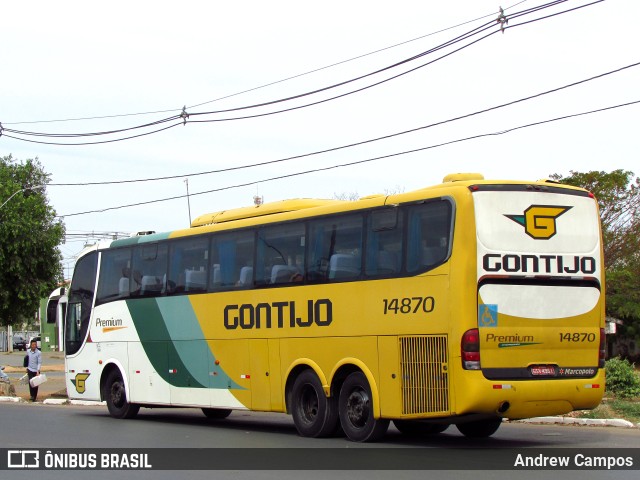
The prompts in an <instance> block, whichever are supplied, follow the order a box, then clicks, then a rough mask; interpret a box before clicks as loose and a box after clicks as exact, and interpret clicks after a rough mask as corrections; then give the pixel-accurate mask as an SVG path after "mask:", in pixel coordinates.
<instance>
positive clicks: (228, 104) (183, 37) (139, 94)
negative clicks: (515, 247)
mask: <svg viewBox="0 0 640 480" xmlns="http://www.w3.org/2000/svg"><path fill="white" fill-rule="evenodd" d="M546 3H548V2H547V1H545V0H527V1H524V2H519V0H512V2H510V3H503V4H502V5H500V4H499V3H497V2H492V1H485V0H470V1H463V0H460V1H454V0H452V1H448V2H431V1H418V0H396V1H394V2H389V1H378V0H366V1H364V0H350V1H348V2H345V1H337V0H325V1H324V2H321V3H317V4H312V3H310V2H301V1H289V0H286V1H285V0H282V1H280V0H273V1H270V2H264V1H259V0H246V1H243V2H213V1H190V0H183V1H181V2H166V1H162V0H161V1H158V0H156V1H146V0H138V1H136V2H130V1H120V0H116V1H111V2H83V1H66V2H48V1H39V0H33V1H30V2H8V3H7V4H4V5H3V13H2V28H1V29H0V45H2V48H1V49H0V71H1V73H2V75H1V77H0V78H1V79H2V80H1V83H0V85H1V87H2V88H0V123H1V124H2V128H3V132H2V136H0V155H2V156H5V155H8V154H12V155H13V157H14V158H16V159H20V160H24V159H28V158H35V157H38V159H39V160H40V162H41V163H42V165H43V167H44V169H45V170H46V171H47V172H49V173H50V174H51V184H52V185H50V186H49V187H48V188H47V190H46V191H47V195H48V197H49V201H50V203H51V205H52V206H53V207H54V209H55V210H56V212H57V214H58V215H60V216H62V217H63V218H64V223H65V225H66V229H67V233H68V238H67V243H66V244H64V245H61V251H62V252H63V254H64V256H65V264H66V267H67V269H66V270H65V274H66V275H69V269H70V268H71V266H72V264H73V258H74V256H75V255H77V253H78V252H79V251H80V250H81V249H82V248H83V245H84V243H85V242H86V241H87V240H88V239H87V238H86V237H85V236H83V234H84V233H86V232H134V231H139V230H155V231H158V232H160V231H167V230H173V229H179V228H186V227H188V226H189V223H190V221H189V218H190V216H191V218H193V219H195V218H196V217H197V216H199V215H202V214H205V213H208V212H215V211H220V210H227V209H231V208H237V207H244V206H249V205H251V204H252V203H253V197H254V196H256V195H258V196H261V197H263V198H264V201H265V202H272V201H278V200H284V199H288V198H334V197H335V196H336V195H341V194H348V195H354V194H357V195H359V196H365V195H371V194H376V193H388V192H397V191H411V190H414V189H418V188H422V187H426V186H430V185H434V184H437V183H440V182H441V181H442V178H443V177H444V176H445V175H446V174H448V173H455V172H479V173H482V174H483V175H484V176H485V178H488V179H522V180H537V179H541V178H547V177H548V176H549V175H551V174H553V173H560V174H563V175H566V174H568V173H569V172H570V171H571V170H574V171H589V170H606V171H610V170H614V169H617V168H622V169H625V170H631V171H634V172H635V173H636V174H640V161H639V154H638V152H640V148H639V147H640V135H638V134H637V130H638V125H640V121H639V120H640V104H633V105H629V106H625V107H620V108H616V109H612V110H607V111H603V112H598V113H594V114H590V115H584V116H580V117H574V118H569V119H564V120H559V121H554V122H551V123H544V124H542V125H537V126H531V127H527V128H521V129H518V130H515V131H512V132H509V133H504V134H502V135H490V136H489V135H487V134H491V133H496V132H502V131H504V130H508V129H511V128H514V127H519V126H523V125H528V124H532V123H536V122H541V121H545V120H550V119H554V118H558V117H563V116H568V115H573V114H577V113H582V112H587V111H592V110H597V109H602V108H606V107H612V106H615V105H620V104H624V103H628V102H634V101H640V65H639V66H634V67H630V68H627V69H624V70H622V71H619V72H617V73H612V74H610V75H607V76H604V77H602V78H599V79H595V80H592V81H589V82H585V83H583V84H580V85H576V86H573V87H570V88H566V89H563V90H561V91H557V92H555V93H550V94H547V95H544V96H540V97H537V98H534V99H530V100H527V101H522V102H519V103H517V104H514V105H510V106H506V107H503V108H498V109H494V110H492V111H490V112H486V113H481V114H477V115H473V116H471V117H468V118H463V119H459V120H455V121H451V122H448V123H446V124H441V125H436V126H433V127H430V128H422V129H420V130H417V131H415V132H412V133H407V134H403V135H398V136H395V137H393V138H389V139H384V140H379V141H375V142H370V143H367V144H364V145H360V146H357V147H351V148H344V149H340V150H334V151H331V152H328V153H324V154H319V155H312V156H307V157H303V158H297V159H293V160H289V161H282V162H277V163H272V164H267V165H262V166H257V167H252V168H244V169H236V170H232V171H226V172H217V173H211V174H206V175H197V176H190V177H182V176H183V175H189V174H193V173H198V172H208V171H214V170H223V169H229V168H234V167H240V166H246V165H252V164H256V163H264V162H269V161H273V160H279V159H285V158H288V157H292V156H299V155H304V154H309V153H312V152H317V151H322V150H327V149H333V148H335V147H340V146H344V145H349V144H352V143H358V142H362V141H365V140H370V139H375V138H378V137H384V136H387V135H390V134H395V133H398V132H402V131H406V130H411V129H416V128H418V127H424V126H427V125H430V124H433V123H438V122H442V121H444V120H448V119H453V118H456V117H461V116H466V115H468V114H471V113H474V112H478V111H481V110H485V109H488V108H491V107H496V106H499V105H502V104H505V103H509V102H513V101H515V100H519V99H522V98H526V97H529V96H532V95H536V94H539V93H542V92H545V91H548V90H552V89H556V88H558V87H562V86H565V85H568V84H571V83H574V82H579V81H582V80H586V79H588V78H591V77H594V76H597V75H601V74H603V73H606V72H611V71H614V70H617V69H620V68H622V67H627V66H629V65H633V64H635V63H637V62H640V51H639V48H638V46H640V29H639V28H638V27H637V20H638V19H639V18H640V2H638V1H637V0H617V1H616V0H607V1H604V2H600V3H596V4H594V5H590V6H587V7H585V8H581V9H577V10H573V11H569V12H567V13H564V14H561V15H555V16H552V17H550V18H542V17H545V16H547V15H551V14H554V13H559V12H562V11H565V10H569V9H573V8H576V7H579V6H581V5H587V4H588V3H589V0H586V1H585V0H569V1H565V2H562V3H560V4H558V5H555V6H552V7H549V8H546V9H543V10H540V11H538V12H533V13H528V14H525V15H522V16H520V17H516V16H515V14H517V13H518V12H523V11H526V10H528V9H532V8H534V7H537V6H541V5H544V4H546ZM500 6H502V7H503V8H504V9H505V15H514V17H513V18H509V22H508V23H507V24H506V26H507V27H509V28H507V29H506V30H505V31H504V32H500V31H499V24H498V23H497V22H496V19H497V18H498V15H499V7H500ZM536 19H540V20H538V21H535V22H531V23H525V24H522V23H524V22H529V21H531V20H536ZM466 22H468V23H466ZM489 22H491V23H489ZM460 24H463V25H460ZM485 24H489V25H486V26H487V28H489V29H488V30H485V31H484V33H476V34H475V35H474V36H471V37H468V39H467V40H465V41H460V42H458V43H455V44H454V45H452V46H449V47H446V48H443V49H441V50H438V51H436V52H432V53H428V54H426V55H423V56H421V57H419V58H417V59H415V60H412V61H409V62H405V63H403V64H401V65H399V66H397V67H395V68H390V69H387V70H385V71H383V72H381V73H378V74H375V75H371V76H369V77H366V78H363V79H361V80H358V81H354V82H352V83H348V84H345V85H341V86H338V87H335V88H333V89H330V90H325V91H322V92H319V93H316V94H313V95H308V96H304V97H300V98H296V99H293V100H289V101H284V102H280V103H276V104H272V105H268V106H262V107H257V108H244V109H241V110H234V111H230V112H226V113H213V114H208V115H204V114H203V115H196V114H198V113H204V112H212V111H219V110H225V109H237V108H240V107H247V106H253V105H257V104H262V103H267V102H272V101H274V100H280V99H285V98H289V97H292V96H298V95H301V94H304V93H307V92H313V91H316V90H319V89H323V88H325V87H328V86H331V85H335V84H339V83H341V82H345V81H346V80H350V79H354V78H357V77H361V76H363V75H366V74H369V73H372V72H375V71H378V70H380V69H383V68H386V67H389V66H391V65H395V64H397V63H399V62H402V61H404V60H407V59H409V58H412V57H414V56H416V55H418V54H422V53H424V52H428V51H429V50H430V49H432V48H434V47H436V46H439V45H442V44H443V43H445V42H448V41H451V40H453V39H456V38H457V37H459V36H460V35H462V34H465V33H468V32H470V31H472V30H473V29H475V28H476V27H481V26H483V25H485ZM456 25H459V26H458V27H456V28H450V27H454V26H456ZM492 32H495V33H494V34H492V35H489V36H487V37H486V38H482V37H484V36H485V35H487V34H489V33H492ZM476 40H477V41H476ZM473 41H475V43H473V44H470V45H469V46H466V47H465V45H467V44H469V43H471V42H473ZM394 45H396V46H394ZM388 47H393V48H388ZM461 47H464V48H462V49H460V50H458V51H454V50H456V49H459V48H461ZM378 50H381V51H379V52H377V53H371V52H376V51H378ZM369 53H371V54H370V55H365V54H369ZM363 55H364V56H363ZM443 55H446V56H444V57H443V58H440V59H439V60H438V58H439V57H442V56H443ZM356 57H359V58H356ZM353 58H356V59H355V60H350V59H353ZM346 60H350V61H346ZM432 61H433V62H432ZM427 62H432V63H430V64H428V65H425V64H427ZM334 64H337V65H334ZM330 65H334V66H332V67H330V68H323V67H328V66H330ZM421 65H423V66H422V67H421V68H416V69H415V70H414V71H411V72H409V70H411V69H414V68H415V67H419V66H421ZM314 70H315V71H314ZM311 71H314V72H313V73H308V74H305V73H307V72H311ZM404 72H407V73H405V74H404V75H401V76H398V77H397V78H393V79H390V80H388V81H386V82H383V83H381V84H379V85H376V86H373V87H371V88H366V89H363V87H366V86H368V85H371V84H373V83H377V82H380V81H382V80H385V79H389V78H390V77H393V76H395V75H398V74H401V73H404ZM301 74H305V75H301ZM290 77H295V78H292V79H289V80H286V81H281V80H285V79H288V78H290ZM274 82H278V83H275V84H272V83H274ZM268 84H272V85H269V86H266V87H263V86H264V85H268ZM257 87H262V88H257ZM360 89H362V90H360ZM247 90H251V91H247ZM354 90H360V91H357V92H355V93H352V94H349V95H346V94H347V93H349V92H353V91H354ZM242 92H244V93H242ZM338 95H340V97H339V98H335V99H333V100H329V98H331V97H334V96H338ZM225 97H226V98H225ZM324 100H326V101H324ZM315 102H321V103H317V104H316V105H311V106H307V107H304V108H298V107H302V106H303V105H306V104H309V103H315ZM183 107H186V109H185V111H186V113H188V114H189V118H188V119H187V122H186V124H183V123H180V122H181V119H180V118H177V119H176V120H173V121H170V122H167V123H162V124H159V125H158V126H156V127H153V128H144V129H135V130H130V131H127V132H124V133H121V134H112V135H99V136H90V137H87V136H83V137H76V138H68V137H63V138H60V137H58V138H56V137H50V136H48V137H41V136H40V137H36V136H32V135H26V134H15V133H13V132H10V131H8V130H18V131H28V132H44V133H52V134H54V133H55V134H70V133H84V134H86V133H94V132H105V131H110V130H116V129H124V128H130V127H135V126H140V125H143V124H147V123H150V122H156V121H159V120H163V119H167V118H170V117H173V116H177V115H180V113H181V111H182V109H183ZM291 108H295V109H293V110H290V111H287V112H282V113H277V114H270V115H264V114H268V113H271V112H274V111H277V110H283V109H291ZM144 112H158V113H152V114H146V115H132V114H138V113H144ZM124 115H126V116H124ZM256 115H261V116H256ZM243 116H254V117H253V118H245V119H235V120H226V121H221V120H224V119H229V118H236V117H243ZM89 117H91V118H93V117H101V118H93V119H88V118H89ZM71 119H76V120H71ZM51 120H66V121H51ZM196 120H216V121H210V122H207V123H196ZM44 121H46V122H44ZM32 122H37V123H32ZM174 124H175V126H172V127H171V128H169V129H167V130H165V131H161V132H157V133H153V134H151V133H150V132H151V131H152V130H154V129H158V128H163V127H165V126H170V125H174ZM142 133H145V134H147V133H148V134H147V135H144V136H141V137H138V138H133V139H128V140H122V141H114V142H110V143H100V144H94V145H46V144H38V143H30V142H26V141H24V139H29V140H38V141H49V142H51V141H53V142H61V143H74V142H95V141H106V140H109V141H111V140H118V139H122V138H123V137H126V136H130V135H138V134H142ZM478 135H486V136H484V137H480V138H475V139H471V140H466V141H459V142H456V143H450V144H448V145H443V146H439V147H435V146H436V145H440V144H444V143H448V142H452V141H455V140H462V139H465V138H468V137H474V136H478ZM10 136H14V137H18V138H20V139H22V140H19V139H16V138H10ZM429 146H434V148H429V149H424V148H425V147H429ZM415 149H423V150H420V151H417V152H414V153H410V154H404V155H395V156H392V157H388V158H384V159H379V160H374V161H369V162H364V163H359V164H355V165H351V166H346V167H340V168H334V169H330V170H324V171H319V172H315V173H309V174H304V175H295V176H288V175H292V174H296V173H300V172H305V171H309V170H314V169H322V168H327V167H331V166H337V165H341V164H345V163H349V162H358V161H362V160H368V159H372V158H376V157H380V156H387V155H392V154H398V153H401V152H406V151H409V150H415ZM164 176H174V177H175V178H171V179H167V180H162V181H153V182H133V183H126V184H108V185H84V186H82V185H78V184H86V183H91V182H106V181H123V180H135V179H148V178H156V177H164ZM280 176H287V177H286V178H281V179H277V180H269V179H271V178H273V177H280ZM185 178H188V185H187V184H186V183H185ZM54 184H74V185H54ZM238 185H242V186H238ZM187 187H188V190H189V193H190V196H189V199H188V200H189V202H187V198H186V194H187ZM211 190H217V191H213V192H210V193H206V194H200V192H205V191H211ZM168 197H181V198H177V199H174V200H170V201H163V202H155V203H146V204H144V205H139V206H135V207H128V208H118V209H111V210H106V211H104V212H92V213H84V214H81V213H83V212H91V211H94V210H103V209H107V208H112V207H119V206H123V205H128V204H133V203H140V202H150V201H154V200H158V199H163V198H168ZM2 200H4V199H2ZM78 214H80V215H78Z"/></svg>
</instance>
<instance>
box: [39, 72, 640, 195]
mask: <svg viewBox="0 0 640 480" xmlns="http://www.w3.org/2000/svg"><path fill="white" fill-rule="evenodd" d="M637 66H640V62H636V63H632V64H630V65H626V66H624V67H620V68H617V69H614V70H610V71H608V72H604V73H600V74H598V75H595V76H592V77H589V78H585V79H583V80H579V81H576V82H572V83H568V84H566V85H563V86H560V87H556V88H552V89H550V90H545V91H543V92H539V93H536V94H533V95H529V96H527V97H523V98H519V99H517V100H512V101H510V102H506V103H502V104H499V105H495V106H493V107H488V108H485V109H482V110H477V111H475V112H471V113H467V114H464V115H459V116H457V117H452V118H449V119H446V120H441V121H438V122H434V123H430V124H428V125H423V126H420V127H416V128H412V129H409V130H403V131H401V132H395V133H391V134H388V135H383V136H381V137H376V138H372V139H368V140H363V141H360V142H354V143H350V144H346V145H341V146H338V147H333V148H328V149H324V150H318V151H315V152H310V153H305V154H301V155H295V156H292V157H285V158H280V159H276V160H267V161H263V162H256V163H252V164H248V165H240V166H236V167H228V168H221V169H217V170H208V171H205V172H197V173H189V174H183V175H168V176H164V177H153V178H143V179H134V180H113V181H102V182H84V183H49V184H48V186H67V187H69V186H90V185H113V184H126V183H138V182H151V181H158V180H175V179H179V178H185V177H195V176H201V175H209V174H214V173H224V172H230V171H236V170H244V169H249V168H254V167H259V166H264V165H272V164H276V163H282V162H287V161H291V160H297V159H301V158H305V157H311V156H314V155H320V154H324V153H329V152H335V151H338V150H343V149H346V148H351V147H356V146H361V145H365V144H368V143H373V142H377V141H380V140H387V139H389V138H393V137H398V136H401V135H405V134H408V133H414V132H417V131H420V130H426V129H428V128H432V127H436V126H440V125H444V124H447V123H452V122H455V121H458V120H463V119H466V118H469V117H474V116H477V115H480V114H483V113H487V112H490V111H493V110H498V109H501V108H505V107H508V106H512V105H515V104H518V103H522V102H525V101H528V100H532V99H535V98H539V97H542V96H545V95H549V94H551V93H556V92H559V91H562V90H565V89H568V88H572V87H575V86H578V85H582V84H584V83H587V82H591V81H593V80H597V79H600V78H604V77H606V76H609V75H613V74H615V73H619V72H623V71H625V70H628V69H630V68H633V67H637Z"/></svg>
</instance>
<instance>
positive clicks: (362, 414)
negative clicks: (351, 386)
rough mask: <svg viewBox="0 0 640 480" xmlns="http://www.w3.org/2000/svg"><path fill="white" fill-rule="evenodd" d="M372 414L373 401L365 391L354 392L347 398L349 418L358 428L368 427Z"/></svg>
mask: <svg viewBox="0 0 640 480" xmlns="http://www.w3.org/2000/svg"><path fill="white" fill-rule="evenodd" d="M370 414H371V399H370V398H369V395H368V394H367V392H365V391H364V390H354V391H353V392H351V394H350V395H349V398H347V417H348V418H349V421H350V422H351V424H352V425H353V426H354V427H356V428H362V427H364V426H365V425H366V423H367V420H369V416H370Z"/></svg>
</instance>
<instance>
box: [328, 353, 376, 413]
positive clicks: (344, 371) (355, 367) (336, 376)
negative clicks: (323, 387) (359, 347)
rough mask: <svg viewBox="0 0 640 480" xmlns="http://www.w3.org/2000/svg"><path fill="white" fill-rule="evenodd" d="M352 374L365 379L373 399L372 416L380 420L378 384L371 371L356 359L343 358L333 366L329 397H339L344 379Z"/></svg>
mask: <svg viewBox="0 0 640 480" xmlns="http://www.w3.org/2000/svg"><path fill="white" fill-rule="evenodd" d="M354 372H361V373H362V374H363V375H364V376H365V377H366V378H367V382H369V388H370V389H371V396H372V397H373V415H374V418H376V419H377V418H380V415H381V411H382V410H381V408H380V395H379V391H378V384H377V382H376V380H375V377H374V376H373V373H372V372H371V370H370V369H369V368H368V367H367V366H366V364H365V363H364V362H362V361H361V360H358V359H357V358H352V357H348V358H343V359H342V360H340V361H339V362H338V363H337V364H336V365H335V367H334V368H333V371H332V372H331V377H330V378H331V395H339V394H340V388H341V387H342V384H343V383H344V381H345V380H346V378H347V377H348V376H349V375H350V374H352V373H354Z"/></svg>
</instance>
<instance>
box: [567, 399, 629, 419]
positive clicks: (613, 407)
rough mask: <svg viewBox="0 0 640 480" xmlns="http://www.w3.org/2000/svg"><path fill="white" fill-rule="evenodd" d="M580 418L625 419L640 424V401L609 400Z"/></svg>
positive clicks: (583, 413) (587, 411)
mask: <svg viewBox="0 0 640 480" xmlns="http://www.w3.org/2000/svg"><path fill="white" fill-rule="evenodd" d="M578 417H579V418H623V419H625V420H628V421H630V422H632V423H640V399H634V400H622V399H619V398H607V399H604V400H603V401H602V403H601V404H600V405H599V406H598V407H596V408H595V409H593V410H585V411H583V412H581V413H580V414H579V415H578Z"/></svg>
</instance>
